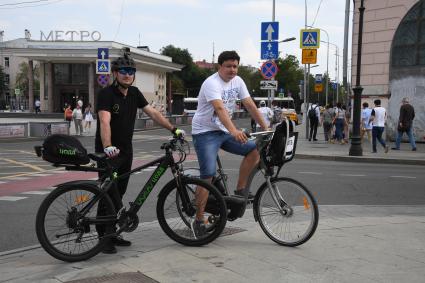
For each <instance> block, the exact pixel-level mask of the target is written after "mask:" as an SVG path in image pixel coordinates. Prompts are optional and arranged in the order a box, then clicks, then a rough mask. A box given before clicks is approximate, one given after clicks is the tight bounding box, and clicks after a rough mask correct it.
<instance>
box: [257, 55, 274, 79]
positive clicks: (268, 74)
mask: <svg viewBox="0 0 425 283" xmlns="http://www.w3.org/2000/svg"><path fill="white" fill-rule="evenodd" d="M260 70H261V75H262V76H263V77H264V78H265V79H267V80H270V79H272V78H274V77H275V76H276V74H277V71H279V69H278V68H277V65H276V63H275V62H273V61H271V60H269V61H266V62H264V63H263V65H261V69H260Z"/></svg>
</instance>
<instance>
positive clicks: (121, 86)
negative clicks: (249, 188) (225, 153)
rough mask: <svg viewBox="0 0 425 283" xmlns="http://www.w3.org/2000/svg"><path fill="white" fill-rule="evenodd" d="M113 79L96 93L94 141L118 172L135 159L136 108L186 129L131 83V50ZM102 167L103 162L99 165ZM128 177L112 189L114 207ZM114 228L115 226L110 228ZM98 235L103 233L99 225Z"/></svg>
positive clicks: (109, 249)
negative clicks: (167, 115) (172, 120)
mask: <svg viewBox="0 0 425 283" xmlns="http://www.w3.org/2000/svg"><path fill="white" fill-rule="evenodd" d="M111 65H112V73H113V75H114V82H113V83H112V85H111V86H108V87H106V88H104V89H102V90H101V91H100V92H99V94H98V96H97V108H96V109H97V117H98V119H97V130H96V140H95V150H96V152H104V153H105V154H106V155H107V156H108V157H109V158H111V159H112V160H113V163H114V167H115V168H117V169H118V174H122V173H125V172H128V171H130V169H131V164H132V161H133V146H132V139H133V131H134V123H135V120H136V114H137V108H142V109H143V111H144V112H145V113H146V114H147V115H148V116H149V117H151V118H152V120H154V121H155V122H156V123H158V124H159V125H161V126H162V127H164V128H166V129H168V130H170V131H171V132H172V133H173V134H175V135H182V134H184V132H183V131H182V130H180V129H177V128H175V127H174V126H173V125H172V124H171V123H170V122H169V121H168V120H167V119H166V118H165V117H164V116H162V114H161V113H160V112H158V111H157V110H156V109H155V108H153V107H152V106H150V105H149V103H148V102H147V101H146V99H145V97H144V96H143V94H142V93H141V92H140V90H139V89H138V88H137V87H134V86H131V85H132V84H133V82H134V79H135V74H136V64H135V62H134V60H133V59H132V58H131V56H130V52H129V49H126V50H125V51H124V55H123V56H122V57H119V58H117V59H116V60H115V61H113V62H112V64H111ZM98 166H99V167H102V166H104V164H99V165H98ZM128 181H129V178H126V179H122V180H120V181H119V182H118V186H117V189H118V192H116V191H115V192H114V190H111V191H110V192H108V193H109V195H110V196H111V198H112V200H113V202H114V205H115V209H116V210H117V211H118V210H119V209H120V208H121V207H122V201H121V200H122V197H123V195H124V194H125V192H126V190H127V185H128ZM104 213H105V212H104V209H103V205H102V203H99V209H98V214H99V215H103V214H104ZM111 229H113V228H111ZM98 233H99V236H102V235H104V233H105V231H102V229H101V227H98ZM130 245H131V242H130V241H127V240H124V239H123V238H122V237H116V238H112V239H110V241H109V242H108V244H107V245H106V247H105V249H104V250H103V252H104V253H116V252H117V250H116V248H115V246H130Z"/></svg>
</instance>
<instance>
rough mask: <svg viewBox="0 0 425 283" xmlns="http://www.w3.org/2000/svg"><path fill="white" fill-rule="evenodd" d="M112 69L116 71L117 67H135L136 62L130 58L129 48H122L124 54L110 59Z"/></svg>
mask: <svg viewBox="0 0 425 283" xmlns="http://www.w3.org/2000/svg"><path fill="white" fill-rule="evenodd" d="M111 65H112V71H117V70H118V69H119V68H125V67H128V68H136V62H134V59H133V58H131V55H130V48H124V54H123V56H121V57H118V58H117V59H115V60H114V61H112V64H111Z"/></svg>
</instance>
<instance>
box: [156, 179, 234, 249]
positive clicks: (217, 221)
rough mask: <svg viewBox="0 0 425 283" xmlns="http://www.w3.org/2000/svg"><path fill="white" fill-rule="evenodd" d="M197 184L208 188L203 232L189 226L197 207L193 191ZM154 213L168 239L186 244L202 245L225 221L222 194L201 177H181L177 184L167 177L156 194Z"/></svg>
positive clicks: (220, 229) (215, 236)
mask: <svg viewBox="0 0 425 283" xmlns="http://www.w3.org/2000/svg"><path fill="white" fill-rule="evenodd" d="M198 186H200V187H202V188H204V189H205V190H207V191H208V200H207V203H206V206H205V213H204V220H205V223H204V224H205V231H204V233H203V234H202V235H197V234H196V233H195V231H194V229H193V227H192V225H191V224H192V223H193V221H194V220H195V213H196V209H197V205H196V199H195V192H196V189H197V187H198ZM156 213H157V217H158V222H159V225H160V226H161V228H162V230H163V231H164V232H165V234H167V235H168V236H169V237H170V238H171V239H172V240H174V241H176V242H178V243H180V244H183V245H186V246H202V245H206V244H208V243H210V242H212V241H214V240H215V239H216V238H217V237H218V236H220V234H221V232H222V231H223V229H224V227H225V226H226V221H227V208H226V203H225V201H224V199H223V196H222V195H221V194H220V193H219V192H218V190H217V189H216V188H215V187H214V186H213V185H211V184H209V183H206V182H205V181H203V180H200V179H196V178H191V177H186V176H182V177H181V186H180V187H179V186H178V185H177V182H176V181H175V180H171V181H170V182H169V183H168V184H167V185H165V187H164V188H163V189H162V190H161V192H160V193H159V196H158V202H157V206H156Z"/></svg>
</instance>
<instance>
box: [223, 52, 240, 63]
mask: <svg viewBox="0 0 425 283" xmlns="http://www.w3.org/2000/svg"><path fill="white" fill-rule="evenodd" d="M227 60H237V61H238V63H239V62H240V60H241V57H239V55H238V53H236V51H223V52H221V53H220V55H218V64H219V65H222V64H223V63H224V61H227Z"/></svg>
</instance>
